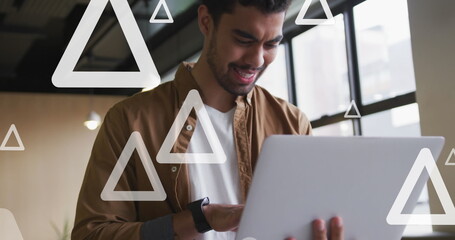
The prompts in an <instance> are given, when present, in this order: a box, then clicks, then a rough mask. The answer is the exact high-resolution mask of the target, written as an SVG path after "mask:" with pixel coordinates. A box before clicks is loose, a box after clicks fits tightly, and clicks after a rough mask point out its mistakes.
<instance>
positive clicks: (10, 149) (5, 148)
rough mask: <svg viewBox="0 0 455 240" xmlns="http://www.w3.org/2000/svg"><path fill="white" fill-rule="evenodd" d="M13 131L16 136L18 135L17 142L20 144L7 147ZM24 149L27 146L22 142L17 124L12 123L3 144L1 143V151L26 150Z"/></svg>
mask: <svg viewBox="0 0 455 240" xmlns="http://www.w3.org/2000/svg"><path fill="white" fill-rule="evenodd" d="M11 133H14V136H15V137H16V140H17V143H18V144H19V146H16V147H7V146H6V143H7V142H8V140H9V138H10V137H11ZM24 150H25V147H24V144H23V143H22V140H21V137H20V136H19V133H18V132H17V128H16V125H14V124H11V126H10V127H9V130H8V132H7V133H6V136H5V138H4V139H3V142H2V145H0V151H24Z"/></svg>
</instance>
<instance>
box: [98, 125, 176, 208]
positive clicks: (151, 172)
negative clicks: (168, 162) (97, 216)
mask: <svg viewBox="0 0 455 240" xmlns="http://www.w3.org/2000/svg"><path fill="white" fill-rule="evenodd" d="M135 149H136V151H137V153H138V154H139V158H140V159H141V162H142V165H143V166H144V169H145V172H146V173H147V177H148V178H149V181H150V184H151V185H152V188H153V191H114V189H115V186H116V185H117V183H118V181H119V180H120V177H121V176H122V174H123V172H124V171H125V168H126V166H127V164H128V162H129V161H130V158H131V156H132V154H133V152H134V150H135ZM166 197H167V195H166V192H165V191H164V188H163V185H162V184H161V180H160V178H159V176H158V173H157V172H156V169H155V166H154V165H153V163H152V159H151V158H150V155H149V153H148V152H147V148H146V146H145V143H144V141H143V140H142V137H141V134H140V133H139V132H137V131H135V132H133V133H131V136H130V138H129V139H128V141H127V143H126V145H125V147H124V149H123V151H122V153H121V154H120V157H119V159H118V161H117V163H116V164H115V167H114V169H113V170H112V173H111V175H110V176H109V179H108V180H107V182H106V185H105V186H104V188H103V191H102V192H101V199H102V200H104V201H164V200H165V199H166Z"/></svg>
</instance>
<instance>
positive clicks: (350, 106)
mask: <svg viewBox="0 0 455 240" xmlns="http://www.w3.org/2000/svg"><path fill="white" fill-rule="evenodd" d="M352 108H354V111H355V114H354V115H351V114H349V112H350V111H351V110H352ZM344 117H345V118H361V117H362V116H360V112H359V109H358V108H357V104H356V103H355V101H354V100H352V101H351V105H349V108H348V110H346V113H345V114H344Z"/></svg>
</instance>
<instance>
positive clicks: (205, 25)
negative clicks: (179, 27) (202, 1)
mask: <svg viewBox="0 0 455 240" xmlns="http://www.w3.org/2000/svg"><path fill="white" fill-rule="evenodd" d="M198 24H199V30H200V31H201V33H202V34H203V35H204V36H205V37H207V35H208V34H209V32H210V28H211V27H212V26H211V24H212V16H211V15H210V13H209V9H208V8H207V6H205V5H200V6H199V8H198Z"/></svg>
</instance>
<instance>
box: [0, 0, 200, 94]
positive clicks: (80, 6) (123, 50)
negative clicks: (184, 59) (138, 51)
mask: <svg viewBox="0 0 455 240" xmlns="http://www.w3.org/2000/svg"><path fill="white" fill-rule="evenodd" d="M196 1H197V0H185V1H182V0H166V3H167V6H168V7H169V10H170V12H171V14H172V17H173V19H174V23H173V24H164V23H158V24H156V23H155V24H150V23H149V19H150V18H151V16H152V13H153V12H154V10H155V8H156V7H157V6H158V3H159V0H130V1H129V4H130V7H131V9H132V11H133V14H134V17H135V18H136V22H137V24H138V26H139V28H140V30H141V33H142V35H143V37H144V39H145V40H146V44H147V47H148V48H149V51H150V52H152V53H153V51H154V49H155V48H157V47H158V46H160V45H162V44H163V42H164V41H166V40H167V39H168V38H169V37H171V36H172V35H173V34H174V33H175V32H177V31H179V30H180V29H183V28H184V27H185V26H186V25H188V24H189V23H190V22H191V21H192V20H194V19H195V18H196V14H197V11H196V9H197V2H196ZM88 3H89V0H1V1H0V91H14V92H43V93H96V94H120V95H130V94H132V93H134V92H137V91H139V89H118V88H117V89H75V88H57V87H55V86H53V84H52V82H51V76H52V74H53V72H54V71H55V68H56V66H57V64H58V62H59V61H60V59H61V57H62V55H63V52H64V51H65V49H66V46H67V45H68V42H69V40H70V39H71V37H72V35H73V33H74V31H75V30H76V28H77V26H78V24H79V21H80V20H81V18H82V15H83V14H84V12H85V10H86V8H87V5H88ZM166 17H167V15H166V12H165V10H164V8H163V7H161V8H160V10H159V12H158V15H157V19H160V18H166ZM153 58H154V60H155V56H153ZM179 60H180V59H176V61H179ZM155 61H156V60H155ZM169 68H170V66H164V65H163V64H161V65H159V64H157V69H158V71H159V73H160V74H163V73H164V72H166V71H167V70H169ZM137 69H138V68H137V65H136V62H135V60H134V58H133V57H132V54H131V51H130V48H129V46H128V43H127V41H126V38H125V36H124V34H123V31H122V29H121V28H120V26H119V22H118V20H117V17H116V15H115V12H114V11H113V9H112V6H111V3H110V2H108V4H107V7H106V8H105V10H104V12H103V14H102V15H101V18H100V20H99V21H98V23H97V25H96V28H95V30H94V32H93V34H92V35H91V37H90V40H89V42H88V44H87V45H86V46H85V49H84V51H83V54H82V55H81V57H80V58H79V61H78V64H77V65H76V68H75V69H74V70H75V71H135V70H136V71H137Z"/></svg>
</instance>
